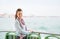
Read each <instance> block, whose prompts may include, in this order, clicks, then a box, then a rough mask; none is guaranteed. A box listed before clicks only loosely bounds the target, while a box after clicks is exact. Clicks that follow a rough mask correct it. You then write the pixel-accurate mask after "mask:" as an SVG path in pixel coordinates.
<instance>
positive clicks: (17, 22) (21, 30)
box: [15, 19, 30, 36]
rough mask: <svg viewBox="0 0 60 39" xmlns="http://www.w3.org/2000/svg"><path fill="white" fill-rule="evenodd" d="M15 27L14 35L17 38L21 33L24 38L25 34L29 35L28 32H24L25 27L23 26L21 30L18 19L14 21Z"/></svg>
mask: <svg viewBox="0 0 60 39" xmlns="http://www.w3.org/2000/svg"><path fill="white" fill-rule="evenodd" d="M15 27H16V35H17V36H20V35H21V33H22V34H23V35H24V36H26V35H27V34H29V33H30V32H28V31H27V30H25V25H24V26H23V28H21V26H20V23H19V21H18V19H16V20H15Z"/></svg>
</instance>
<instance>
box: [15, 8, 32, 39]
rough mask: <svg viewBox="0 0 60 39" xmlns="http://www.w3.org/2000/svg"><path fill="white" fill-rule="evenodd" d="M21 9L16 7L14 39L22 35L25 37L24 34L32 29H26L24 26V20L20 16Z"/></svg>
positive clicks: (24, 38)
mask: <svg viewBox="0 0 60 39" xmlns="http://www.w3.org/2000/svg"><path fill="white" fill-rule="evenodd" d="M22 12H23V11H22V9H17V11H16V14H15V26H16V35H17V38H16V39H20V38H21V37H20V36H22V35H23V39H27V37H26V35H27V34H30V33H31V32H32V31H28V30H27V27H26V26H25V22H24V20H23V18H22Z"/></svg>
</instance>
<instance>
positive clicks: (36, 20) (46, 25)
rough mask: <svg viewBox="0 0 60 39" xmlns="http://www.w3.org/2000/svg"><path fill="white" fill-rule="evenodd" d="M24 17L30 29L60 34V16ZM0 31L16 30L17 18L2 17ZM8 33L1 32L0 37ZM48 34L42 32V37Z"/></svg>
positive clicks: (2, 37) (2, 38)
mask: <svg viewBox="0 0 60 39" xmlns="http://www.w3.org/2000/svg"><path fill="white" fill-rule="evenodd" d="M23 18H24V21H25V24H26V26H27V27H28V29H31V30H34V31H36V32H48V33H54V34H60V17H59V16H37V17H36V16H35V17H23ZM0 31H15V19H14V18H12V17H9V18H8V17H5V18H4V17H2V18H0ZM6 33H7V32H0V39H4V38H5V35H6ZM46 36H47V34H41V39H44V38H45V37H46ZM54 39H55V38H54Z"/></svg>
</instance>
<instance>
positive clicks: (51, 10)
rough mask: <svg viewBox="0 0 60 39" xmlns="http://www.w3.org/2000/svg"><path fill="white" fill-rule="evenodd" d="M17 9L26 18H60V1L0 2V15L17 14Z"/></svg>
mask: <svg viewBox="0 0 60 39" xmlns="http://www.w3.org/2000/svg"><path fill="white" fill-rule="evenodd" d="M17 8H22V10H23V15H24V16H33V15H34V16H60V0H0V13H8V14H15V11H16V9H17Z"/></svg>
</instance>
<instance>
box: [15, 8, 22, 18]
mask: <svg viewBox="0 0 60 39" xmlns="http://www.w3.org/2000/svg"><path fill="white" fill-rule="evenodd" d="M18 11H22V9H20V8H18V9H17V10H16V14H15V19H17V13H18Z"/></svg>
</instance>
